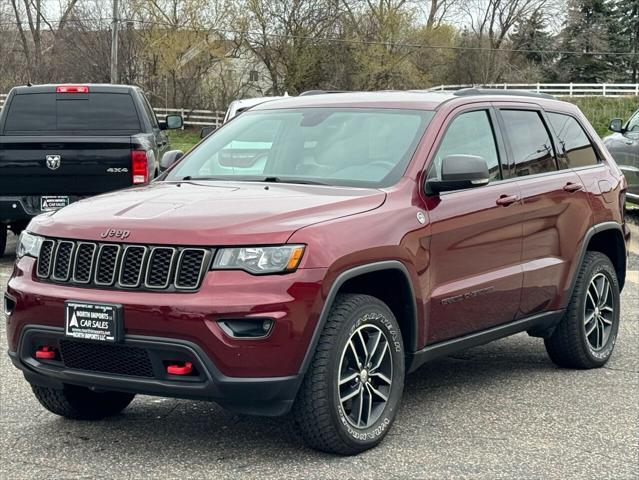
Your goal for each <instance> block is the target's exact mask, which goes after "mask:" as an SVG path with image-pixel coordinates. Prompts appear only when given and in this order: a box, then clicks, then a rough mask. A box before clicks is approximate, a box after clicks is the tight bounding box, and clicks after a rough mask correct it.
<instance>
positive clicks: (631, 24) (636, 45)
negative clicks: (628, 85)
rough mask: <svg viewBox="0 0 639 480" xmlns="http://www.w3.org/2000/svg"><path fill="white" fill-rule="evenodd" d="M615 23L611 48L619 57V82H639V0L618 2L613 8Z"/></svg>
mask: <svg viewBox="0 0 639 480" xmlns="http://www.w3.org/2000/svg"><path fill="white" fill-rule="evenodd" d="M613 16H614V22H613V24H612V26H611V28H610V46H611V48H612V50H614V51H615V52H625V53H629V54H632V55H619V56H616V58H615V61H614V63H615V65H616V66H617V68H616V70H615V71H616V72H617V73H618V74H617V80H618V81H620V82H632V83H638V82H639V78H638V77H639V0H624V1H622V2H616V3H615V5H614V8H613Z"/></svg>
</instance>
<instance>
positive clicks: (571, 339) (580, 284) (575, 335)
mask: <svg viewBox="0 0 639 480" xmlns="http://www.w3.org/2000/svg"><path fill="white" fill-rule="evenodd" d="M619 312H620V295H619V281H618V280H617V274H616V272H615V269H614V267H613V265H612V263H611V262H610V259H609V258H608V257H607V256H606V255H604V254H603V253H599V252H587V253H586V255H585V257H584V261H583V263H582V265H581V268H580V270H579V272H578V273H577V281H576V283H575V288H574V291H573V294H572V298H571V299H570V303H569V304H568V308H567V309H566V313H565V315H564V318H563V319H562V320H561V322H560V323H559V325H558V326H557V328H556V330H555V331H554V332H553V334H552V335H551V336H550V337H549V338H546V339H545V340H544V343H545V345H546V351H547V352H548V355H549V356H550V359H551V360H552V361H553V362H554V363H556V364H557V365H559V366H561V367H567V368H597V367H602V366H603V365H605V364H606V362H607V361H608V359H609V358H610V356H611V355H612V351H613V349H614V346H615V342H616V340H617V331H618V330H619V318H620V317H619Z"/></svg>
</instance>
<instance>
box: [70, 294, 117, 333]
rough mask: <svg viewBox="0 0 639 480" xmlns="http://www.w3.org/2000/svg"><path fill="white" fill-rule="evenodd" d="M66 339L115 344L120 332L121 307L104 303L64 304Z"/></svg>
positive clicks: (71, 301)
mask: <svg viewBox="0 0 639 480" xmlns="http://www.w3.org/2000/svg"><path fill="white" fill-rule="evenodd" d="M64 305H65V321H64V326H65V328H64V331H65V333H66V336H67V337H73V338H80V339H83V340H96V341H99V342H111V343H113V342H117V341H118V340H119V339H120V333H121V331H122V328H121V322H122V314H121V313H122V306H120V305H112V304H105V303H85V302H76V301H73V300H68V301H66V302H65V304H64Z"/></svg>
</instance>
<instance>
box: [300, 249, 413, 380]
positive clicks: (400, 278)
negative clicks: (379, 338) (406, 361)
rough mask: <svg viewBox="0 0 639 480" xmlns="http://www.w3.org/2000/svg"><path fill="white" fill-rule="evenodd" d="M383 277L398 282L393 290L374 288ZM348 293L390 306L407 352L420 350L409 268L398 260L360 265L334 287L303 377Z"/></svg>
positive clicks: (337, 280)
mask: <svg viewBox="0 0 639 480" xmlns="http://www.w3.org/2000/svg"><path fill="white" fill-rule="evenodd" d="M383 277H385V278H387V279H392V280H394V282H393V285H392V288H389V286H388V285H383V286H382V287H383V288H380V287H379V286H376V285H372V282H373V281H374V280H379V279H380V278H383ZM371 287H372V288H371ZM344 292H347V293H364V294H369V295H372V296H375V297H377V298H379V299H380V300H382V301H383V302H384V303H386V304H387V305H388V307H389V308H390V309H391V311H392V312H393V314H394V315H395V317H396V318H397V321H398V323H399V326H400V330H401V332H402V339H403V341H404V345H405V348H406V350H408V351H415V350H417V337H418V331H417V303H416V297H415V292H414V289H413V284H412V282H411V278H410V274H409V272H408V269H407V268H406V266H405V265H404V264H403V263H402V262H400V261H398V260H386V261H380V262H375V263H369V264H364V265H358V266H356V267H352V268H349V269H348V270H345V271H343V272H341V273H340V274H339V275H338V276H337V278H336V279H335V280H334V281H333V283H332V284H331V288H330V290H329V292H328V295H327V296H326V301H325V302H324V306H323V307H322V311H321V313H320V317H319V319H318V321H317V325H316V326H315V331H314V332H313V336H312V337H311V341H310V343H309V345H308V348H307V350H306V354H305V356H304V360H303V361H302V365H301V368H300V371H299V374H300V377H303V376H304V375H305V374H306V371H307V370H308V367H309V365H310V363H311V361H312V359H313V355H314V354H315V349H316V348H317V344H318V341H319V337H320V335H321V333H322V330H323V329H324V326H325V325H326V321H327V319H328V315H329V313H330V310H331V307H332V306H333V303H334V301H335V298H336V297H337V294H338V293H344ZM397 292H401V294H400V295H399V296H397V297H396V298H395V297H394V295H393V294H395V293H397ZM380 297H381V298H380ZM406 300H408V302H406ZM389 303H390V304H389ZM403 303H407V305H402V304H403Z"/></svg>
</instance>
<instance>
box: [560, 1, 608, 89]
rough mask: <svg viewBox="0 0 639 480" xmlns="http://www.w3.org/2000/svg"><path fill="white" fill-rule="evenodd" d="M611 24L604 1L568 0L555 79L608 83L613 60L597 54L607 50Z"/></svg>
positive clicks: (606, 2) (606, 3) (606, 4)
mask: <svg viewBox="0 0 639 480" xmlns="http://www.w3.org/2000/svg"><path fill="white" fill-rule="evenodd" d="M613 22H614V15H613V9H612V5H611V3H610V2H609V1H607V0H569V2H568V17H567V20H566V24H565V27H564V29H563V31H562V32H561V35H560V37H561V44H560V50H562V51H564V52H570V53H562V54H561V56H560V58H559V61H558V62H557V65H556V73H557V78H558V79H559V80H561V81H564V82H585V83H600V82H605V81H608V80H609V77H610V76H611V74H612V73H613V72H614V71H615V62H616V61H618V59H617V58H615V57H614V56H610V55H597V54H593V52H607V51H609V49H610V29H611V25H612V24H613Z"/></svg>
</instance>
